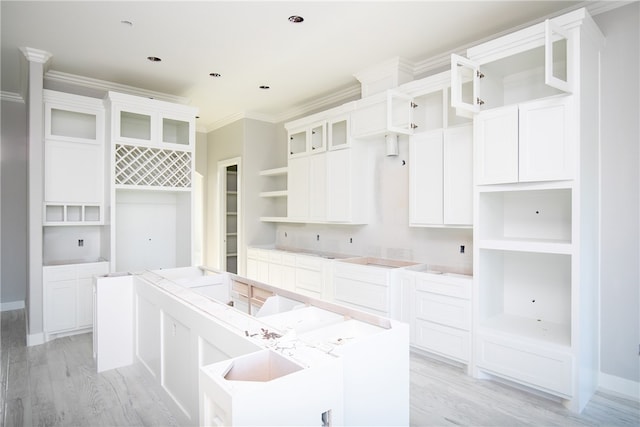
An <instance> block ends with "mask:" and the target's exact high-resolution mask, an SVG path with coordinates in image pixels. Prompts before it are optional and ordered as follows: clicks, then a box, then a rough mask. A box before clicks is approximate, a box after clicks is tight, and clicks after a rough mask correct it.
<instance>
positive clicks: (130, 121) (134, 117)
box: [106, 92, 197, 191]
mask: <svg viewBox="0 0 640 427" xmlns="http://www.w3.org/2000/svg"><path fill="white" fill-rule="evenodd" d="M106 102H107V105H108V112H109V118H110V122H111V126H110V129H109V140H110V143H111V145H112V146H113V151H114V159H115V164H114V166H113V169H114V175H115V177H114V178H115V182H114V184H115V185H116V188H130V189H133V188H135V189H166V190H179V191H189V190H190V189H191V186H192V180H193V178H192V175H193V162H194V155H193V152H194V147H195V116H196V113H197V110H196V109H195V108H193V107H189V106H186V105H180V104H173V103H169V102H164V101H158V100H154V99H147V98H141V97H137V96H131V95H124V94H121V93H115V92H109V93H108V95H107V98H106Z"/></svg>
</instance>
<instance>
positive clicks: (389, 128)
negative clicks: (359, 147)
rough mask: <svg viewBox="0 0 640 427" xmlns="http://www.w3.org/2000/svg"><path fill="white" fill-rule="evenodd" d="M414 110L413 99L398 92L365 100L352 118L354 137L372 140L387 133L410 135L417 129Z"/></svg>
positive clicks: (358, 106)
mask: <svg viewBox="0 0 640 427" xmlns="http://www.w3.org/2000/svg"><path fill="white" fill-rule="evenodd" d="M413 108H415V103H414V102H413V98H412V97H411V96H410V95H407V94H405V93H403V92H400V91H397V90H388V91H386V92H385V93H382V94H377V95H373V96H371V97H368V98H364V99H362V100H360V101H358V102H357V105H356V109H355V111H354V112H353V113H352V116H351V123H352V125H351V126H352V127H351V129H352V135H353V137H354V138H371V137H377V136H381V135H384V134H387V133H393V134H404V135H410V134H412V133H413V130H414V129H415V127H416V126H415V123H414V121H413Z"/></svg>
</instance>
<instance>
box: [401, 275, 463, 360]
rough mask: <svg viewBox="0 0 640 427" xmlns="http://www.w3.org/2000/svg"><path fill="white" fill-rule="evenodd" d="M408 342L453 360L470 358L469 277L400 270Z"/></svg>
mask: <svg viewBox="0 0 640 427" xmlns="http://www.w3.org/2000/svg"><path fill="white" fill-rule="evenodd" d="M402 274H403V277H402V278H401V282H402V284H403V287H404V289H403V291H404V299H403V307H404V311H405V314H404V316H403V318H404V320H405V321H408V322H409V324H410V328H411V335H410V336H411V345H413V346H414V347H416V348H418V349H421V350H425V351H427V352H430V353H434V354H436V355H438V356H442V357H445V358H448V359H453V360H455V361H457V362H461V363H465V364H468V363H469V362H470V360H471V345H472V341H471V290H472V283H473V279H472V278H471V276H464V275H455V274H451V275H449V274H432V273H425V272H421V271H411V270H407V271H404V272H403V273H402Z"/></svg>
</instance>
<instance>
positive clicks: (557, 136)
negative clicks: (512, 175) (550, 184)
mask: <svg viewBox="0 0 640 427" xmlns="http://www.w3.org/2000/svg"><path fill="white" fill-rule="evenodd" d="M572 99H573V97H570V96H562V97H558V98H549V99H543V100H540V101H533V102H527V103H525V104H520V107H519V114H520V117H519V121H520V132H519V139H520V145H519V147H520V156H519V158H520V164H519V179H520V181H522V182H527V181H552V180H562V179H573V178H574V175H575V174H574V164H575V158H576V153H575V151H576V150H575V142H574V138H573V136H572V134H571V129H572V128H573V126H572V125H571V102H572Z"/></svg>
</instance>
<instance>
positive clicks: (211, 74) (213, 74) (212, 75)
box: [209, 73, 222, 77]
mask: <svg viewBox="0 0 640 427" xmlns="http://www.w3.org/2000/svg"><path fill="white" fill-rule="evenodd" d="M209 75H210V76H211V77H222V74H220V73H209Z"/></svg>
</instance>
